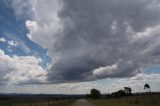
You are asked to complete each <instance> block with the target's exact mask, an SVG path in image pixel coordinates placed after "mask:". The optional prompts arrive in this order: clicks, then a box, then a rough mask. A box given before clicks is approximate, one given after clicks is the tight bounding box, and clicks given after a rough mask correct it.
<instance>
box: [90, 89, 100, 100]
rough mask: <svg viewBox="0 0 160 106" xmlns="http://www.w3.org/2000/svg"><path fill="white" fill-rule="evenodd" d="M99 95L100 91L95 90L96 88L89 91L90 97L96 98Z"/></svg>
mask: <svg viewBox="0 0 160 106" xmlns="http://www.w3.org/2000/svg"><path fill="white" fill-rule="evenodd" d="M100 96H101V93H100V91H99V90H97V89H91V91H90V97H91V98H94V99H97V98H99V97H100Z"/></svg>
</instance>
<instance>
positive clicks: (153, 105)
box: [88, 95, 160, 106]
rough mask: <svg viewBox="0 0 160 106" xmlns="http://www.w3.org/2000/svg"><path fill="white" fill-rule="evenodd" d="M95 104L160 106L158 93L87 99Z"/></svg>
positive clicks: (97, 105)
mask: <svg viewBox="0 0 160 106" xmlns="http://www.w3.org/2000/svg"><path fill="white" fill-rule="evenodd" d="M88 101H89V102H91V103H93V104H95V105H96V106H160V95H154V96H153V95H152V96H149V95H147V96H132V97H122V98H114V99H95V100H93V99H89V100H88Z"/></svg>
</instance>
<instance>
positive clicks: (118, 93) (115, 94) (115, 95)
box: [111, 90, 125, 98]
mask: <svg viewBox="0 0 160 106" xmlns="http://www.w3.org/2000/svg"><path fill="white" fill-rule="evenodd" d="M111 95H112V96H114V97H119V98H120V97H122V96H125V92H124V90H119V91H117V92H113V93H112V94H111Z"/></svg>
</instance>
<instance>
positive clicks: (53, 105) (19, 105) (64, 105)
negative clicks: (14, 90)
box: [0, 99, 75, 106]
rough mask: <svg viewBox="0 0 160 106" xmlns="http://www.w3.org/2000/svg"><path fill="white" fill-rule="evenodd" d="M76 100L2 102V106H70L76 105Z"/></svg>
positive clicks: (0, 104) (0, 105)
mask: <svg viewBox="0 0 160 106" xmlns="http://www.w3.org/2000/svg"><path fill="white" fill-rule="evenodd" d="M74 102H75V100H74V99H69V100H56V101H49V102H48V101H45V100H41V101H32V102H27V101H23V102H15V101H12V102H10V101H0V106H70V105H71V104H72V103H74Z"/></svg>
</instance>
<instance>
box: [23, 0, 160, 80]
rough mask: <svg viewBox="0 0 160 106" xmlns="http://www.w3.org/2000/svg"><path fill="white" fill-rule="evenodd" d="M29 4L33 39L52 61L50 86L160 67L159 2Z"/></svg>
mask: <svg viewBox="0 0 160 106" xmlns="http://www.w3.org/2000/svg"><path fill="white" fill-rule="evenodd" d="M30 2H31V3H30V4H31V10H32V14H33V19H32V20H27V21H26V27H27V28H28V29H29V31H30V32H29V33H28V37H29V39H30V40H32V41H33V42H35V43H37V44H39V45H40V46H42V47H43V48H46V49H47V50H48V55H49V56H50V58H52V60H53V63H52V65H51V67H50V69H48V72H47V80H48V81H49V82H50V83H62V82H79V81H91V80H97V79H102V78H113V77H114V78H115V77H131V76H134V75H136V74H137V73H139V72H141V68H144V67H149V66H152V65H156V64H159V63H160V60H159V58H160V50H159V47H160V43H159V40H160V37H159V32H160V30H159V28H160V27H159V26H160V2H159V0H154V1H151V0H134V1H128V0H121V1H119V0H107V1H106V0H98V1H97V0H92V2H91V1H90V0H85V1H80V0H61V1H57V0H55V1H50V0H47V1H43V0H39V1H30ZM53 10H54V11H53Z"/></svg>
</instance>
